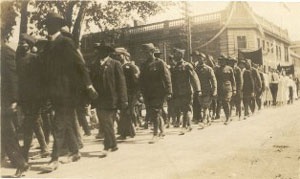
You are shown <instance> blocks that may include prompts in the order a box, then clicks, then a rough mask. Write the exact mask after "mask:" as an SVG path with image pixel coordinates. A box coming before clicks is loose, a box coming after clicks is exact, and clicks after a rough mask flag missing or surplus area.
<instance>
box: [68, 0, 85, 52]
mask: <svg viewBox="0 0 300 179" xmlns="http://www.w3.org/2000/svg"><path fill="white" fill-rule="evenodd" d="M87 4H88V2H87V1H83V2H81V5H80V9H79V12H78V15H77V18H76V21H75V23H74V27H73V31H72V34H73V39H74V41H75V44H76V46H77V47H79V41H80V33H81V25H82V22H83V20H84V16H85V10H86V7H87Z"/></svg>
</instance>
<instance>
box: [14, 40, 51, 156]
mask: <svg viewBox="0 0 300 179" xmlns="http://www.w3.org/2000/svg"><path fill="white" fill-rule="evenodd" d="M33 43H34V42H32V43H30V38H28V37H27V34H22V36H21V41H20V44H19V46H18V50H17V58H16V62H17V73H18V78H19V80H18V81H19V82H18V85H19V105H20V107H21V110H22V112H23V114H24V123H23V127H24V147H23V154H24V157H25V159H26V160H27V161H28V153H29V149H30V146H31V143H32V137H33V132H34V133H35V135H36V137H37V139H38V141H39V144H40V147H41V156H42V157H46V156H48V155H49V154H50V153H49V150H48V146H47V144H46V140H45V136H44V132H43V129H42V123H41V122H42V121H41V106H42V99H41V83H42V81H41V80H42V79H41V71H40V70H41V61H40V59H39V58H38V56H37V54H34V53H32V52H30V50H31V48H32V45H33Z"/></svg>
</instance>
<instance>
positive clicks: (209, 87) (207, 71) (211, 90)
mask: <svg viewBox="0 0 300 179" xmlns="http://www.w3.org/2000/svg"><path fill="white" fill-rule="evenodd" d="M195 71H196V73H197V75H198V77H199V80H200V83H201V92H202V95H203V96H212V95H213V94H217V79H216V76H215V72H214V70H213V69H212V68H211V67H209V66H208V65H206V64H204V65H197V66H196V69H195Z"/></svg>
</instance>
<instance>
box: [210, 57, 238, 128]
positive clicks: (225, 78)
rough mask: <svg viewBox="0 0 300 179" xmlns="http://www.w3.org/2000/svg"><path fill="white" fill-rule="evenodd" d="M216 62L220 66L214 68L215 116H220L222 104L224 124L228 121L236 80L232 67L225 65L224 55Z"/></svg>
mask: <svg viewBox="0 0 300 179" xmlns="http://www.w3.org/2000/svg"><path fill="white" fill-rule="evenodd" d="M218 62H219V65H220V66H219V67H217V68H216V69H215V70H216V71H215V75H216V79H217V89H218V90H217V93H218V103H219V105H218V108H217V116H220V111H221V106H223V110H224V113H225V117H226V121H225V123H224V124H225V125H227V124H228V123H229V122H230V121H229V118H230V101H231V97H232V96H234V95H235V94H236V82H235V78H234V72H233V69H232V68H231V67H230V66H228V65H227V61H226V57H224V56H220V57H219V59H218Z"/></svg>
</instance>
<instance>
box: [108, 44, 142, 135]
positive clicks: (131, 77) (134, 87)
mask: <svg viewBox="0 0 300 179" xmlns="http://www.w3.org/2000/svg"><path fill="white" fill-rule="evenodd" d="M114 56H115V58H116V60H119V61H120V62H121V65H122V68H123V72H124V75H125V80H126V87H127V95H128V108H126V109H122V110H121V113H120V123H119V126H118V127H119V128H120V139H126V137H127V136H130V137H134V136H135V128H134V123H135V125H137V114H136V111H135V107H136V104H137V101H138V95H139V94H138V93H139V84H138V79H139V75H140V70H139V68H138V67H137V66H136V65H134V64H133V63H131V60H130V54H129V53H128V52H127V50H126V49H125V48H122V47H119V48H116V49H115V53H114Z"/></svg>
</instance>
